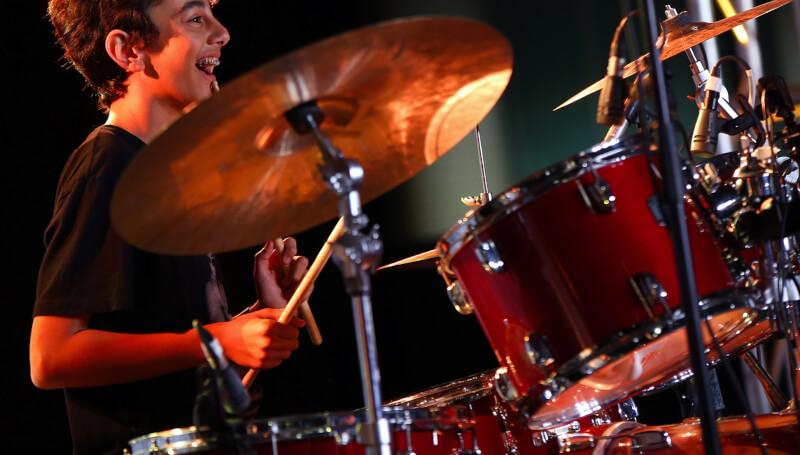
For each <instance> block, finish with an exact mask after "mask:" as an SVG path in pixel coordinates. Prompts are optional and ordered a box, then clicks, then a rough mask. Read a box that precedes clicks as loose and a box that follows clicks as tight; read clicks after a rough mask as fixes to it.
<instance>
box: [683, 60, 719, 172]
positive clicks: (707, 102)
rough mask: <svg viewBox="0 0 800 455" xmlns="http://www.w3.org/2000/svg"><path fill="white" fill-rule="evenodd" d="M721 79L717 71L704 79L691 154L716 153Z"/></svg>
mask: <svg viewBox="0 0 800 455" xmlns="http://www.w3.org/2000/svg"><path fill="white" fill-rule="evenodd" d="M721 85H722V81H721V79H720V77H719V75H718V72H717V73H712V74H711V76H709V78H708V81H706V87H705V91H703V101H702V104H701V105H700V113H699V115H698V116H697V123H695V125H694V131H693V132H692V145H691V148H690V151H691V153H692V155H694V156H697V157H700V158H710V157H712V156H714V155H716V153H717V139H718V136H719V132H720V125H719V121H718V117H719V115H718V114H719V94H720V86H721Z"/></svg>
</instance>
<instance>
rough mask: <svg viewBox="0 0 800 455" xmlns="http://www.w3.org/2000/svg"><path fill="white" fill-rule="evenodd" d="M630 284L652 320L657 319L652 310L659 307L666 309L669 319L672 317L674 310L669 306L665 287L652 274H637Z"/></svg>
mask: <svg viewBox="0 0 800 455" xmlns="http://www.w3.org/2000/svg"><path fill="white" fill-rule="evenodd" d="M630 283H631V286H633V291H634V292H635V293H636V297H638V298H639V303H641V304H642V306H643V307H644V309H645V311H647V315H648V316H650V318H651V319H655V315H654V314H653V311H652V308H653V307H654V306H657V305H661V306H662V307H663V308H664V312H665V314H667V315H668V317H671V316H672V310H670V308H669V306H667V291H665V290H664V286H662V285H661V283H660V282H659V281H658V279H657V278H656V277H655V276H654V275H653V274H652V273H650V272H640V273H636V274H634V275H633V276H632V277H631V278H630Z"/></svg>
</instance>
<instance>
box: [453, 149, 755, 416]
mask: <svg viewBox="0 0 800 455" xmlns="http://www.w3.org/2000/svg"><path fill="white" fill-rule="evenodd" d="M646 144H647V141H645V140H644V138H643V137H641V136H632V137H630V138H627V139H625V140H623V141H611V142H609V143H605V144H602V145H601V146H597V147H595V148H594V149H591V150H589V151H587V152H583V153H581V154H579V155H576V156H574V157H573V158H570V159H569V160H566V161H563V162H561V163H558V164H557V165H555V166H552V167H550V168H548V169H545V170H543V171H541V172H538V173H536V174H534V175H532V176H531V177H529V178H528V179H526V180H525V181H523V182H522V183H520V184H519V185H516V186H514V187H512V188H510V189H508V190H507V191H505V192H504V193H502V194H500V195H499V196H498V197H496V198H495V199H494V200H493V201H491V202H490V203H488V204H487V205H485V206H483V207H481V208H479V209H477V210H475V211H474V212H472V213H471V214H469V215H468V216H467V217H466V218H464V219H462V220H461V221H460V222H459V224H458V225H456V226H455V227H453V228H452V229H451V230H450V231H449V232H448V233H447V234H446V235H445V236H444V237H443V238H442V239H441V240H440V241H439V244H438V246H437V248H438V250H439V253H440V256H441V257H442V269H443V271H444V273H446V274H452V275H454V276H455V277H456V278H457V280H458V282H459V283H460V285H461V287H462V288H463V290H464V292H465V294H466V297H467V298H468V300H469V301H470V302H471V304H472V306H473V308H474V312H475V314H476V316H477V317H478V320H479V321H480V323H481V325H482V328H483V330H484V333H485V334H486V336H487V338H488V339H489V342H490V344H491V345H492V348H493V349H494V352H495V355H496V356H497V359H498V361H499V362H500V364H501V365H502V366H504V367H505V368H506V369H507V371H508V381H507V384H504V387H503V389H504V390H505V391H506V393H504V395H506V398H507V399H509V400H510V401H516V402H518V403H519V404H520V405H521V406H523V407H525V408H527V411H526V413H528V414H530V425H531V426H532V427H542V428H546V427H549V426H552V425H559V424H563V423H564V422H569V421H572V420H575V419H577V418H579V417H581V416H584V415H588V414H590V413H592V412H595V411H598V410H600V409H603V408H605V407H607V406H609V405H611V404H613V403H615V402H618V401H620V400H622V399H624V398H626V397H629V396H632V395H634V394H636V393H638V392H640V391H642V390H644V389H646V388H649V387H653V386H656V385H658V384H660V383H662V382H664V381H667V380H669V379H671V378H673V377H674V376H675V375H676V374H678V373H680V372H681V371H683V370H685V369H687V368H688V367H689V356H688V351H687V350H686V346H685V335H683V333H681V332H680V331H678V330H676V329H677V328H679V327H680V325H681V323H682V312H681V311H680V309H679V306H680V304H681V301H680V292H679V285H678V277H677V273H676V262H675V258H674V254H673V247H672V242H671V238H670V234H669V231H668V229H667V227H666V225H665V223H664V215H663V214H662V213H661V210H660V206H659V204H658V203H657V200H656V194H657V189H656V188H659V187H660V171H659V169H658V167H657V165H656V164H655V163H654V160H653V159H652V157H651V154H650V152H649V151H647V150H646V149H645V147H646ZM686 208H687V218H688V219H687V220H686V226H687V229H688V231H689V240H690V243H691V253H692V259H693V262H694V268H695V275H696V282H697V290H698V295H701V296H706V299H705V300H704V301H703V302H702V303H701V305H702V306H703V311H704V314H705V315H707V316H709V317H710V316H712V315H714V317H717V315H720V314H721V316H719V318H718V319H716V320H714V321H711V322H710V323H709V324H710V327H711V328H712V331H713V333H714V335H715V337H716V338H717V339H718V341H720V343H721V344H722V345H723V349H724V350H725V352H726V353H730V352H733V351H735V350H737V349H743V348H746V347H749V346H752V344H753V343H755V342H757V341H759V340H761V339H762V337H764V336H765V333H768V332H769V325H768V324H767V323H763V322H761V321H763V318H764V312H763V311H762V310H761V309H756V308H752V307H753V306H754V304H753V302H752V299H751V298H750V297H749V294H748V293H747V292H744V291H742V290H740V289H735V288H734V282H733V279H732V278H731V274H730V272H729V271H728V267H727V265H726V262H725V261H724V260H723V258H722V256H721V255H720V253H719V251H718V249H717V246H716V245H715V242H714V238H713V236H712V234H711V232H710V231H709V230H707V229H705V228H704V226H703V225H702V223H701V222H700V221H699V217H697V216H696V214H695V213H694V211H693V206H692V204H691V202H687V204H686ZM705 335H706V338H707V340H708V345H709V346H711V345H713V343H712V342H711V340H710V336H709V334H708V331H707V330H706V331H705ZM517 398H520V399H521V398H524V400H522V401H517Z"/></svg>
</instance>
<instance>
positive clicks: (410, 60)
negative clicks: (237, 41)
mask: <svg viewBox="0 0 800 455" xmlns="http://www.w3.org/2000/svg"><path fill="white" fill-rule="evenodd" d="M511 66H512V53H511V47H510V45H509V43H508V41H507V40H506V39H505V38H504V37H503V36H502V35H501V34H500V33H499V32H498V31H497V30H495V29H493V28H492V27H490V26H488V25H485V24H482V23H480V22H475V21H472V20H467V19H459V18H447V17H439V18H435V17H423V18H413V19H403V20H394V21H390V22H385V23H381V24H377V25H374V26H370V27H365V28H362V29H358V30H354V31H350V32H346V33H344V34H341V35H338V36H335V37H332V38H329V39H326V40H323V41H321V42H318V43H315V44H312V45H310V46H307V47H305V48H302V49H299V50H297V51H294V52H292V53H290V54H288V55H285V56H283V57H281V58H278V59H276V60H273V61H271V62H267V63H265V64H263V65H262V66H260V67H258V68H256V69H255V70H253V71H252V72H250V73H248V74H245V75H243V76H241V77H239V78H238V79H236V80H234V81H233V82H231V83H229V84H227V85H225V86H223V87H222V88H221V90H220V91H219V92H218V93H216V94H214V95H213V96H211V97H210V98H209V99H208V100H206V101H204V102H203V103H201V104H199V105H198V106H197V107H196V108H194V109H193V110H192V111H191V112H189V113H188V114H187V115H185V116H183V117H181V118H180V119H178V120H177V121H176V122H175V123H174V124H173V125H171V126H170V127H169V128H168V129H167V130H166V131H164V133H163V134H161V135H160V136H158V137H157V138H156V139H155V140H154V141H153V142H152V143H151V144H150V145H148V146H147V147H145V148H144V149H143V150H142V151H141V152H140V153H139V154H138V155H137V156H136V157H135V158H134V159H133V161H132V162H131V164H130V166H129V167H128V168H127V169H126V170H125V172H124V173H123V175H122V177H121V179H120V181H119V184H118V185H117V188H116V190H115V193H114V196H113V199H112V206H111V217H112V221H113V223H114V226H115V228H116V229H117V230H118V232H119V233H120V235H121V236H122V237H123V238H124V239H125V240H127V241H128V242H130V243H131V244H133V245H135V246H137V247H139V248H142V249H145V250H149V251H153V252H157V253H165V254H175V255H183V254H202V253H206V252H222V251H230V250H235V249H240V248H245V247H249V246H253V245H256V244H259V243H262V242H264V241H266V240H268V239H271V238H275V237H279V236H285V235H290V234H293V233H296V232H299V231H303V230H305V229H308V228H311V227H313V226H315V225H318V224H320V223H322V222H325V221H327V220H330V219H333V218H335V217H337V216H339V212H338V200H337V198H336V196H335V194H334V193H333V192H332V191H331V190H329V189H328V188H327V186H326V185H325V184H324V182H323V179H322V177H321V175H320V173H319V171H318V170H317V165H318V164H319V163H321V157H320V153H319V152H318V150H317V149H316V145H315V142H314V140H313V138H312V137H311V136H302V135H298V134H297V133H295V132H294V131H293V130H292V128H291V127H290V125H289V124H288V122H287V120H286V118H285V117H284V113H285V112H287V111H289V110H290V109H292V108H294V107H296V106H298V105H300V104H303V103H306V102H309V101H316V102H317V104H318V105H319V106H320V107H321V108H322V110H323V111H324V112H325V115H326V117H325V120H324V121H323V122H322V124H321V125H320V126H321V130H322V132H323V133H324V134H325V135H326V136H327V137H328V138H329V139H330V140H331V142H332V143H333V144H334V145H335V146H337V147H338V148H340V149H341V150H342V152H343V153H344V155H345V156H346V157H347V158H352V159H355V160H357V161H358V162H359V163H360V165H361V166H362V167H363V169H364V180H363V185H362V187H361V189H360V195H361V200H362V202H364V203H366V202H368V201H370V200H372V199H374V198H376V197H377V196H379V195H381V194H383V193H385V192H387V191H388V190H390V189H392V188H394V187H396V186H398V185H399V184H401V183H402V182H404V181H406V180H408V179H409V178H410V177H412V176H413V175H415V174H416V173H418V172H419V171H421V170H422V169H424V168H425V167H426V166H428V165H430V164H431V163H433V162H434V161H435V160H436V159H438V158H439V157H440V156H442V155H443V154H444V153H445V152H447V151H448V150H450V149H451V148H452V147H453V146H454V145H456V143H458V142H459V141H460V140H461V139H462V138H463V137H464V136H466V135H467V134H468V133H469V132H470V131H471V130H472V129H473V128H474V127H475V125H476V124H478V123H479V122H480V121H481V120H482V119H483V117H484V116H486V114H487V113H488V112H489V111H490V110H491V108H492V107H493V106H494V105H495V103H496V102H497V100H498V99H499V98H500V95H501V94H502V93H503V91H504V90H505V87H506V85H507V84H508V81H509V78H510V77H511Z"/></svg>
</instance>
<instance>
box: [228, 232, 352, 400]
mask: <svg viewBox="0 0 800 455" xmlns="http://www.w3.org/2000/svg"><path fill="white" fill-rule="evenodd" d="M343 230H344V218H339V222H337V223H336V226H335V227H334V228H333V231H331V234H330V235H329V236H328V240H327V241H326V242H325V245H323V246H322V248H321V249H320V250H319V253H318V254H317V257H316V258H314V262H313V263H312V264H311V266H310V267H309V268H308V272H307V273H306V274H305V276H304V277H303V279H302V280H300V284H299V285H298V286H297V289H296V290H295V291H294V294H292V298H291V299H289V303H287V304H286V308H284V309H283V313H281V316H280V318H279V319H278V322H280V323H281V324H286V323H287V322H289V320H290V319H291V318H292V315H294V313H295V311H297V309H298V307H300V311H301V314H302V315H303V319H305V321H306V327H308V331H309V335H311V341H312V342H314V344H319V343H321V342H322V336H321V335H320V334H319V329H318V328H317V326H316V322H315V321H314V316H313V315H312V314H311V310H310V308H309V309H308V312H307V314H306V313H304V312H303V305H302V304H304V305H305V306H306V307H308V302H306V301H304V302H301V299H302V297H303V295H305V293H306V291H308V289H309V288H310V287H311V285H313V284H314V281H316V279H317V277H318V276H319V274H320V272H321V271H322V268H323V267H324V266H325V264H326V263H327V262H328V259H330V257H331V253H332V247H331V245H332V244H333V242H335V241H336V240H337V239H338V238H339V237H340V236H341V235H342V231H343ZM275 245H276V249H278V250H279V252H282V250H283V241H282V240H280V241H276V242H275ZM314 331H316V333H317V335H316V336H317V337H318V339H319V343H318V342H316V341H314V336H315V335H314ZM258 371H259V370H256V369H251V370H250V371H248V372H247V374H245V375H244V378H242V384H244V386H245V387H250V386H251V385H253V382H254V381H255V379H256V376H257V375H258Z"/></svg>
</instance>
